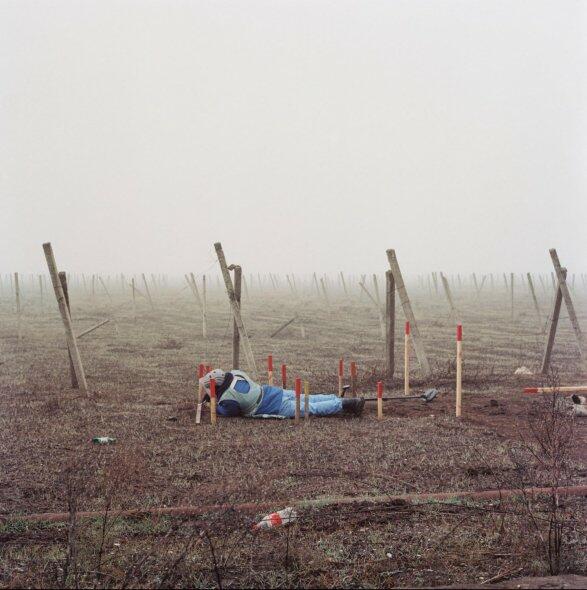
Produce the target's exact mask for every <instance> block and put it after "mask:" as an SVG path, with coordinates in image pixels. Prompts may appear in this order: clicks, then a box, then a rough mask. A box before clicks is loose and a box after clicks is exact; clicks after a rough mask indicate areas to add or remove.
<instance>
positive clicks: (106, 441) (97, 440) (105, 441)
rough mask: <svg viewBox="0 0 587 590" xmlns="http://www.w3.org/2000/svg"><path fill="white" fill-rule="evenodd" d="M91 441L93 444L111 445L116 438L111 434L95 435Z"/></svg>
mask: <svg viewBox="0 0 587 590" xmlns="http://www.w3.org/2000/svg"><path fill="white" fill-rule="evenodd" d="M92 442H93V443H94V444H95V445H112V444H114V443H115V442H116V439H115V438H112V437H111V436H95V437H94V438H93V439H92Z"/></svg>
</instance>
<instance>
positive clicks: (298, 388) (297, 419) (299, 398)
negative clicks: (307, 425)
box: [294, 377, 302, 424]
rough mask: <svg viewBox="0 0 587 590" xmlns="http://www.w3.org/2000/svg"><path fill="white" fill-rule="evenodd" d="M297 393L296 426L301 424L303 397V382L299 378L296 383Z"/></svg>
mask: <svg viewBox="0 0 587 590" xmlns="http://www.w3.org/2000/svg"><path fill="white" fill-rule="evenodd" d="M295 383H296V384H295V392H296V407H295V413H294V421H295V423H296V424H299V423H300V401H301V395H302V380H301V379H300V378H299V377H296V381H295Z"/></svg>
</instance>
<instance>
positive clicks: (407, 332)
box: [406, 322, 410, 336]
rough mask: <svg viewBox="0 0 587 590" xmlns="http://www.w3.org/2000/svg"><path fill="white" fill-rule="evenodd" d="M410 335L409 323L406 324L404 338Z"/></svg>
mask: <svg viewBox="0 0 587 590" xmlns="http://www.w3.org/2000/svg"><path fill="white" fill-rule="evenodd" d="M409 335H410V322H406V336H409Z"/></svg>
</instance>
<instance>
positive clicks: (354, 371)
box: [351, 361, 357, 377]
mask: <svg viewBox="0 0 587 590" xmlns="http://www.w3.org/2000/svg"><path fill="white" fill-rule="evenodd" d="M356 376H357V363H355V361H351V377H356Z"/></svg>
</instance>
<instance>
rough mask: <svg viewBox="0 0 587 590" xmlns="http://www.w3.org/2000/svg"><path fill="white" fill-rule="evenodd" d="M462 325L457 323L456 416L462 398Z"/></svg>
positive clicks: (459, 409)
mask: <svg viewBox="0 0 587 590" xmlns="http://www.w3.org/2000/svg"><path fill="white" fill-rule="evenodd" d="M462 379H463V326H462V325H461V324H457V384H456V406H457V407H456V416H457V418H460V417H461V405H462V398H463V386H462Z"/></svg>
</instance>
